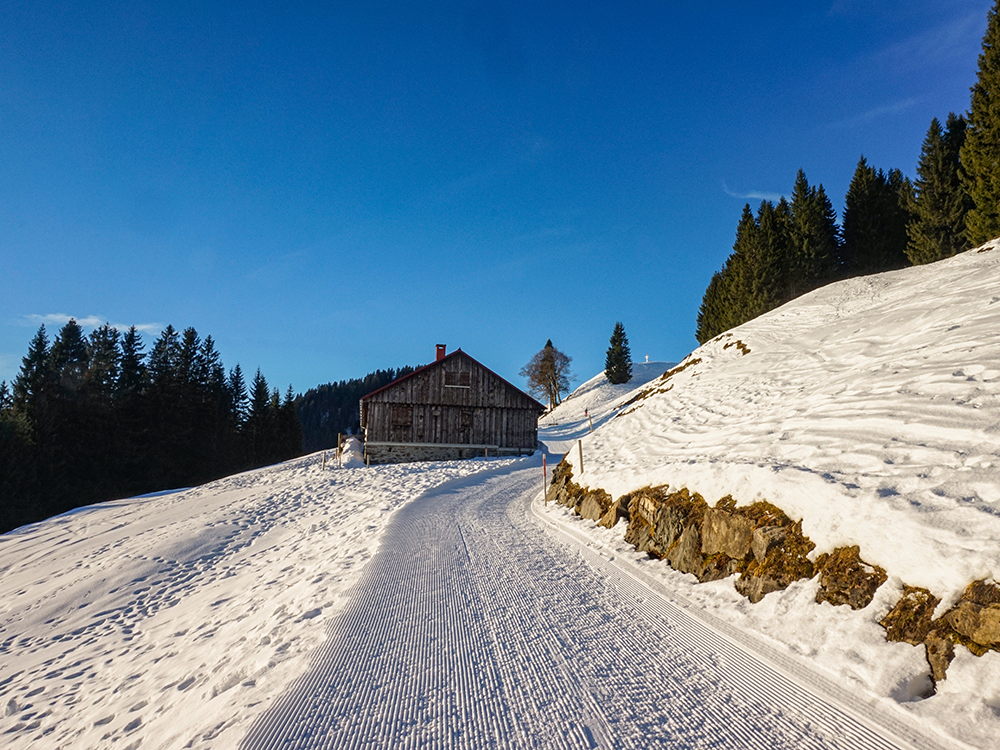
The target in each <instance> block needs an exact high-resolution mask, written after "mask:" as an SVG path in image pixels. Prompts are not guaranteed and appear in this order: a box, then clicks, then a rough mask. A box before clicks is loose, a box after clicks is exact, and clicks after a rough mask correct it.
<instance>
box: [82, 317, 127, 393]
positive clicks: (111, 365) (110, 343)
mask: <svg viewBox="0 0 1000 750" xmlns="http://www.w3.org/2000/svg"><path fill="white" fill-rule="evenodd" d="M118 339H119V336H118V330H117V329H115V328H112V327H111V325H110V324H108V323H105V324H104V325H102V326H101V327H100V328H95V329H94V331H93V333H91V334H90V336H89V337H88V338H87V356H88V359H89V367H88V368H87V374H86V376H85V377H84V379H83V387H84V389H85V390H86V392H87V396H88V397H89V398H93V399H97V400H99V401H101V402H102V403H108V402H110V401H111V400H112V398H114V395H115V389H116V386H117V383H118V378H119V370H120V368H121V351H120V349H119V346H118Z"/></svg>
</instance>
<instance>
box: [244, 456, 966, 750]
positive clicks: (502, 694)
mask: <svg viewBox="0 0 1000 750" xmlns="http://www.w3.org/2000/svg"><path fill="white" fill-rule="evenodd" d="M539 474H540V467H539V466H538V461H537V459H536V460H528V461H525V462H522V463H520V464H517V465H515V467H514V468H509V469H502V470H499V471H492V472H490V471H487V472H485V473H484V474H479V475H476V476H474V477H471V478H465V479H461V480H455V481H453V482H450V483H448V484H445V485H443V486H442V487H439V488H437V489H435V490H433V491H431V492H429V493H427V494H425V495H423V496H421V497H419V498H417V499H416V500H414V501H413V502H411V503H409V504H408V505H406V506H404V507H403V508H402V509H400V510H399V511H398V512H397V514H396V516H395V517H394V519H393V521H392V523H391V524H390V526H389V527H388V529H387V530H386V532H385V535H384V537H383V541H382V545H381V548H380V551H379V553H378V554H377V555H376V556H375V557H374V558H373V559H372V560H371V562H370V563H369V564H368V566H367V568H366V570H365V574H364V576H363V579H362V581H361V582H360V583H359V584H358V585H357V587H356V588H355V590H354V592H353V595H352V599H351V603H350V604H348V605H347V607H346V608H345V610H344V611H343V612H342V613H341V614H340V615H339V616H338V617H337V618H336V619H335V620H334V621H333V622H331V624H330V626H329V634H328V639H327V641H326V642H325V644H324V645H323V647H322V648H321V649H320V650H319V651H318V653H317V654H316V656H315V658H314V661H313V663H312V666H311V668H310V670H309V672H308V673H307V674H306V675H304V676H303V677H302V678H301V679H299V680H298V681H297V682H296V683H294V684H293V685H292V686H291V688H289V690H288V691H287V692H286V693H285V694H284V695H283V696H282V697H281V698H280V699H279V700H278V701H276V702H275V704H274V705H273V706H272V707H271V708H270V709H269V710H268V711H266V712H265V713H264V714H263V715H262V716H261V717H260V718H259V719H258V720H257V721H256V722H255V724H254V725H253V727H252V728H251V729H250V731H249V732H248V734H247V736H246V738H245V739H244V741H243V744H242V745H241V747H242V748H245V749H246V750H276V749H277V748H301V749H304V748H322V749H324V750H325V749H328V748H329V749H333V748H352V749H354V748H656V747H662V748H678V749H680V748H713V749H718V750H726V749H729V748H732V749H734V750H735V749H739V750H744V749H748V748H754V749H757V748H759V749H760V750H765V749H767V750H771V749H772V748H796V749H797V750H799V749H804V748H834V749H840V748H843V749H844V750H869V749H871V750H874V749H876V748H878V749H886V750H888V749H890V748H921V749H924V748H926V749H927V750H931V749H932V748H943V747H947V745H944V744H939V743H938V742H936V741H935V740H933V739H931V738H929V737H925V736H922V735H921V734H920V733H919V732H917V731H916V730H914V729H913V728H912V727H910V726H909V725H907V724H906V723H905V722H904V721H903V717H902V715H901V712H897V711H894V710H892V709H891V708H890V709H885V708H884V707H880V706H876V705H872V704H871V703H870V702H869V701H867V700H865V699H864V698H863V697H861V696H853V695H850V694H848V693H847V692H846V691H843V690H842V689H841V688H839V687H838V686H836V685H834V684H833V683H832V682H830V681H827V680H824V679H823V678H822V677H819V676H816V675H811V674H810V673H809V672H808V671H807V670H806V669H805V668H803V667H802V666H801V665H799V664H797V663H795V662H793V661H792V660H787V659H783V657H782V656H781V655H780V654H778V653H775V652H772V653H767V648H766V647H764V648H763V652H764V653H763V655H759V652H760V651H761V649H756V650H757V651H758V653H753V651H752V649H753V647H754V644H753V643H752V641H751V639H747V638H743V637H741V636H740V635H739V634H737V633H734V632H731V630H732V629H731V628H730V629H729V631H730V632H727V628H726V626H725V625H723V624H720V623H717V622H713V621H712V619H711V618H705V617H704V616H703V614H702V613H698V612H694V611H689V610H687V609H686V608H685V604H684V602H683V600H679V599H677V598H676V597H673V596H671V594H670V592H668V591H666V590H664V589H663V588H662V586H660V585H659V584H656V583H655V582H650V581H646V582H644V581H643V580H642V578H643V574H642V573H641V571H639V570H637V569H635V568H634V566H632V564H631V563H629V562H628V561H623V560H616V559H614V558H613V556H611V555H609V554H606V553H605V554H602V553H601V551H599V550H595V549H594V548H592V547H590V546H589V545H588V544H587V540H586V539H585V538H584V537H583V536H582V535H580V534H579V532H578V531H576V530H575V529H574V528H572V524H565V523H560V522H559V521H558V520H555V519H554V518H553V517H552V516H551V514H536V513H533V512H532V507H531V503H532V499H533V498H534V497H536V496H537V494H538V493H539V490H540V485H541V478H540V476H539Z"/></svg>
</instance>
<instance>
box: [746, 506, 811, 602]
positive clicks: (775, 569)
mask: <svg viewBox="0 0 1000 750" xmlns="http://www.w3.org/2000/svg"><path fill="white" fill-rule="evenodd" d="M781 515H782V516H784V514H781ZM758 517H759V518H760V519H761V520H762V521H765V522H771V521H778V522H779V523H788V524H789V525H787V526H764V527H761V528H759V529H754V540H755V541H754V542H751V547H752V548H753V559H751V560H750V562H749V563H747V565H746V566H745V568H744V570H743V574H742V575H741V576H740V577H739V579H738V580H737V581H736V590H737V591H739V592H740V593H741V594H743V596H745V597H746V598H747V599H749V600H750V601H751V602H753V603H754V604H756V603H757V602H759V601H760V600H761V599H763V598H764V597H765V596H766V595H767V594H770V593H771V592H772V591H781V590H783V589H786V588H788V586H789V585H791V584H792V583H794V582H795V581H799V580H802V579H805V578H812V577H813V575H814V573H815V571H814V568H813V564H812V562H811V561H810V560H809V553H810V552H812V551H813V549H815V548H816V545H815V544H813V543H812V540H810V539H809V537H807V536H806V535H805V534H803V533H802V522H801V521H799V522H797V523H791V522H790V521H789V520H788V517H787V516H784V518H781V517H779V516H774V515H767V516H758ZM758 532H759V533H758Z"/></svg>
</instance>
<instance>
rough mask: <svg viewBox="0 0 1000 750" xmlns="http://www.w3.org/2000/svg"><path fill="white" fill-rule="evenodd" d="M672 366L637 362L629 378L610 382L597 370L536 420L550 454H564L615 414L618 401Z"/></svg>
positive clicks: (619, 402)
mask: <svg viewBox="0 0 1000 750" xmlns="http://www.w3.org/2000/svg"><path fill="white" fill-rule="evenodd" d="M671 367H673V363H668V362H636V363H634V364H633V365H632V379H631V380H629V381H628V382H627V383H620V384H618V385H612V384H611V383H609V382H608V379H607V378H606V377H605V375H604V373H603V372H600V373H598V374H597V375H595V376H594V377H592V378H591V379H590V380H588V381H587V382H586V383H584V384H583V385H581V386H580V387H579V388H577V389H576V390H575V391H573V393H571V394H570V395H569V396H567V397H566V398H565V399H564V400H563V402H562V403H561V404H559V406H557V407H556V408H555V409H553V410H552V411H551V412H549V413H548V414H546V415H545V416H544V417H542V418H541V419H540V420H539V422H538V427H539V429H540V430H541V434H542V439H543V440H544V442H545V446H546V447H547V448H548V450H549V451H551V452H553V453H565V452H566V451H568V450H569V449H570V447H571V446H572V445H573V444H574V443H575V442H576V441H577V440H579V439H580V438H582V437H583V436H584V435H588V434H590V432H591V427H593V429H594V430H597V429H599V428H600V427H602V426H603V425H604V424H606V423H607V422H608V420H610V419H611V418H612V417H614V416H615V415H616V414H617V413H618V406H619V404H622V403H624V402H625V401H628V400H629V398H631V397H632V396H634V395H636V394H637V393H639V392H641V390H642V389H643V387H644V386H645V385H646V384H647V383H649V382H650V381H651V380H655V379H656V378H658V377H660V375H662V374H663V373H665V372H666V371H667V370H669V369H670V368H671Z"/></svg>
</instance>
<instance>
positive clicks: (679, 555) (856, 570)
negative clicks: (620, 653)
mask: <svg viewBox="0 0 1000 750" xmlns="http://www.w3.org/2000/svg"><path fill="white" fill-rule="evenodd" d="M572 478H573V473H572V469H571V468H570V465H569V464H567V463H566V462H560V464H559V465H558V466H557V467H556V469H555V471H553V474H552V484H551V485H550V487H549V488H548V490H547V492H546V496H545V497H546V501H547V502H552V501H555V502H557V503H559V504H561V505H565V506H566V507H569V508H572V509H573V510H574V511H575V512H576V513H577V514H579V515H581V516H583V517H584V518H589V519H591V520H594V521H597V522H598V523H600V524H601V525H602V526H605V527H607V528H611V527H613V526H614V525H615V524H616V523H618V522H619V521H620V520H622V519H624V520H626V521H628V526H627V528H626V530H625V541H626V542H628V543H629V544H631V545H633V546H634V547H635V548H636V549H638V550H639V551H642V552H646V553H647V554H648V555H650V556H651V557H655V558H659V559H662V560H664V561H666V562H667V563H668V564H669V565H670V566H671V567H672V568H674V569H675V570H679V571H681V572H683V573H690V574H692V575H694V576H695V577H697V578H698V580H699V581H701V582H706V581H714V580H719V579H721V578H727V577H729V576H732V575H735V574H739V578H737V580H736V581H735V587H736V590H737V591H739V592H740V593H741V594H742V595H743V596H746V597H747V598H748V599H749V600H750V601H751V602H754V603H756V602H759V601H760V600H761V599H763V598H764V597H765V596H766V595H767V594H769V593H771V592H773V591H780V590H782V589H785V588H787V587H788V586H789V585H791V584H792V583H793V582H795V581H798V580H803V579H808V578H812V577H813V576H815V575H817V574H818V575H819V591H818V592H817V594H816V601H817V602H829V603H831V604H833V605H836V606H839V605H846V606H849V607H851V608H853V609H863V608H865V607H867V606H868V605H869V604H870V603H871V602H872V599H873V598H874V596H875V592H876V591H877V590H878V588H879V587H880V586H881V585H882V584H883V583H885V581H886V578H887V576H886V572H885V570H883V569H882V568H881V567H879V566H877V565H871V564H869V563H866V562H865V561H864V560H863V559H861V550H860V548H859V547H857V546H852V547H840V548H838V549H836V550H834V551H833V552H831V553H827V554H823V555H820V556H819V557H818V558H816V561H815V562H813V561H811V560H810V559H809V555H810V553H812V551H813V550H814V549H815V545H814V544H813V543H812V541H810V539H809V538H808V537H807V536H805V535H804V534H803V533H802V522H801V521H792V520H791V519H790V518H789V517H788V516H787V515H785V513H784V512H783V511H782V510H781V509H780V508H777V507H776V506H774V505H771V504H770V503H768V502H765V501H760V502H756V503H753V504H752V505H748V506H744V507H737V506H736V501H735V500H733V498H732V497H730V496H728V495H727V496H726V497H724V498H722V499H721V500H719V501H718V502H717V503H716V505H715V507H710V506H709V505H708V503H707V502H706V501H705V499H704V498H703V497H702V496H701V495H699V494H698V493H697V492H691V491H690V490H688V489H687V488H679V489H676V490H671V489H670V488H669V487H668V486H667V485H662V486H658V487H643V488H642V489H639V490H635V491H634V492H630V493H628V494H626V495H622V496H621V497H620V498H618V499H617V500H614V499H613V498H612V497H611V496H610V495H609V494H608V493H607V492H605V491H604V490H602V489H599V488H598V489H589V488H588V489H584V488H582V487H580V486H579V485H577V484H576V483H574V482H573V481H572ZM939 604H940V599H938V598H937V597H935V596H934V595H933V594H932V593H931V592H930V591H928V590H927V589H921V588H916V587H913V586H906V587H904V591H903V595H902V597H900V599H899V601H898V602H897V603H896V605H895V606H894V607H893V608H892V610H891V611H890V612H889V613H888V614H887V615H886V616H885V617H884V618H883V619H882V621H881V623H880V624H881V625H882V627H884V628H885V630H886V639H887V640H890V641H901V642H905V643H910V644H913V645H916V646H919V645H922V646H924V648H925V649H926V654H927V662H928V664H929V665H930V671H931V677H932V679H933V680H934V682H935V683H936V682H939V681H940V680H943V679H944V678H945V676H946V673H947V669H948V665H949V664H950V663H951V661H952V659H953V658H954V656H955V645H956V644H960V645H963V646H965V647H966V648H968V649H969V650H970V651H971V652H972V653H974V654H976V655H977V656H981V655H982V654H984V653H986V652H987V651H989V650H995V651H1000V586H998V585H997V584H996V583H994V582H992V581H976V582H974V583H972V584H970V585H969V587H968V588H967V589H966V591H965V592H964V593H963V595H962V597H961V599H960V600H959V601H958V603H956V604H955V606H954V607H952V608H951V609H949V610H948V611H947V612H945V613H944V614H943V615H942V616H941V617H940V618H938V619H934V612H935V610H936V609H937V607H938V606H939Z"/></svg>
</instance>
